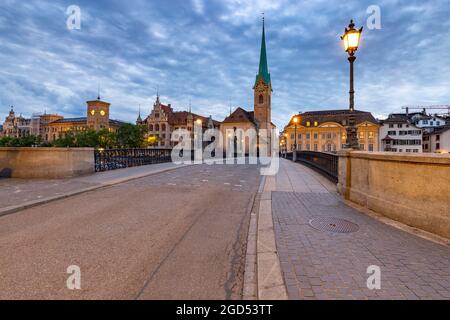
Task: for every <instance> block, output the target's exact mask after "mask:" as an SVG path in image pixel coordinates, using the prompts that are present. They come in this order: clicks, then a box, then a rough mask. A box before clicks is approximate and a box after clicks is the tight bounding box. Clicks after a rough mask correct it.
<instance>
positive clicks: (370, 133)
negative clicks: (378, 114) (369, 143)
mask: <svg viewBox="0 0 450 320" xmlns="http://www.w3.org/2000/svg"><path fill="white" fill-rule="evenodd" d="M374 137H375V132H373V131H370V132H369V139H373V138H374Z"/></svg>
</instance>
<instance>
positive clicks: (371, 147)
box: [369, 143, 373, 152]
mask: <svg viewBox="0 0 450 320" xmlns="http://www.w3.org/2000/svg"><path fill="white" fill-rule="evenodd" d="M369 151H370V152H372V151H373V143H369Z"/></svg>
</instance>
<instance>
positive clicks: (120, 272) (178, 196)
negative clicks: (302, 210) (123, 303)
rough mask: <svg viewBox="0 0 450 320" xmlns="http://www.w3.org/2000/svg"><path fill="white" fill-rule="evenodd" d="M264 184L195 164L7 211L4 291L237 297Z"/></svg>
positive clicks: (251, 173) (0, 236)
mask: <svg viewBox="0 0 450 320" xmlns="http://www.w3.org/2000/svg"><path fill="white" fill-rule="evenodd" d="M259 182H260V176H259V171H258V168H257V167H256V166H246V165H239V166H229V165H217V166H207V165H197V166H192V167H186V168H180V169H177V170H174V171H171V172H166V173H162V174H158V175H154V176H149V177H145V178H141V179H137V180H133V181H130V182H127V183H122V184H118V185H115V186H112V187H106V188H102V189H98V190H96V191H92V192H88V193H84V194H81V195H78V196H74V197H70V198H67V199H63V200H58V201H55V202H52V203H48V204H45V205H41V206H38V207H34V208H31V209H27V210H23V211H21V212H17V213H14V214H11V215H8V216H4V217H0V256H1V259H0V288H1V290H0V299H239V298H241V294H242V286H243V272H244V262H245V249H246V240H247V239H246V238H247V230H248V223H249V218H250V213H251V210H252V207H253V202H254V196H255V194H256V192H257V190H258V186H259ZM72 265H75V266H79V267H80V271H81V290H69V289H68V288H67V284H66V281H67V279H68V277H69V276H70V274H68V273H67V268H68V267H69V266H72Z"/></svg>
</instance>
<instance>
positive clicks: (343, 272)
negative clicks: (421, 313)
mask: <svg viewBox="0 0 450 320" xmlns="http://www.w3.org/2000/svg"><path fill="white" fill-rule="evenodd" d="M294 171H295V172H294ZM289 176H295V177H296V178H297V179H295V181H297V182H296V183H298V180H301V181H303V186H302V187H301V188H302V189H299V188H296V187H295V186H293V187H292V188H291V190H289V188H286V187H284V188H285V190H283V191H276V192H273V193H272V212H273V219H274V228H275V238H276V244H277V250H278V255H279V259H280V263H281V268H282V271H283V276H284V279H285V283H286V286H287V291H288V295H289V298H290V299H450V248H448V247H446V246H444V245H439V244H437V243H434V242H431V241H428V240H426V239H422V238H420V237H417V236H415V235H413V234H409V233H407V232H404V231H402V230H399V229H397V228H394V227H391V226H388V225H386V224H383V223H382V222H379V221H378V220H376V219H373V218H371V217H369V216H367V215H365V214H363V213H360V212H358V211H357V210H355V209H353V208H351V207H349V206H347V205H346V204H345V203H343V202H342V201H341V200H340V198H339V197H338V196H337V195H336V194H335V193H334V192H332V191H330V187H329V186H327V188H325V186H324V187H322V188H321V187H320V185H321V184H322V185H323V181H321V179H320V178H319V177H317V176H316V174H315V173H314V172H311V170H310V169H308V168H306V167H304V166H302V165H300V164H295V163H288V162H287V161H282V168H281V171H280V173H279V177H277V178H279V180H280V181H284V183H286V181H287V179H288V178H287V177H289ZM291 180H293V179H291ZM310 183H312V184H313V188H310V187H308V184H310ZM313 189H314V190H313ZM325 190H328V191H325ZM289 191H290V192H289ZM317 218H324V219H325V220H326V219H329V218H339V219H345V220H347V221H349V222H352V223H354V224H357V226H358V227H359V228H358V230H357V231H356V232H352V233H335V232H330V231H322V230H318V229H317V228H313V227H312V226H311V225H310V222H311V220H313V219H317ZM371 265H376V266H379V267H380V268H381V290H369V289H368V288H367V278H368V277H369V276H370V274H367V273H366V272H367V268H368V267H369V266H371Z"/></svg>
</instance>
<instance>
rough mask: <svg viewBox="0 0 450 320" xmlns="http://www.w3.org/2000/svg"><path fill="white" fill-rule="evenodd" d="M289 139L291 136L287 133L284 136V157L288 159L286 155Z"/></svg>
mask: <svg viewBox="0 0 450 320" xmlns="http://www.w3.org/2000/svg"><path fill="white" fill-rule="evenodd" d="M288 137H289V135H288V134H287V133H285V134H284V141H285V143H284V157H285V158H286V153H287V152H288Z"/></svg>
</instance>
